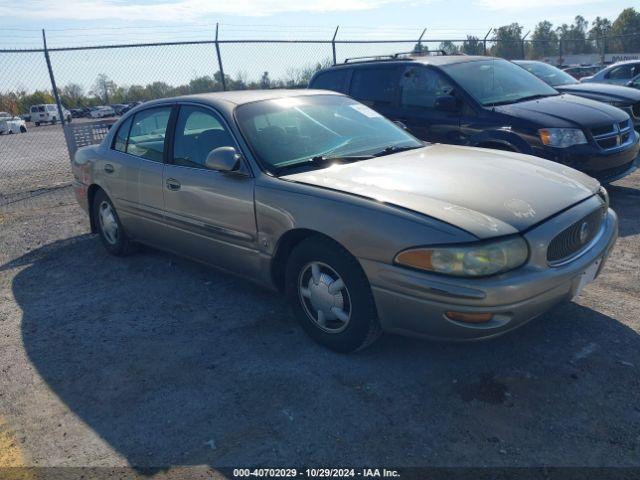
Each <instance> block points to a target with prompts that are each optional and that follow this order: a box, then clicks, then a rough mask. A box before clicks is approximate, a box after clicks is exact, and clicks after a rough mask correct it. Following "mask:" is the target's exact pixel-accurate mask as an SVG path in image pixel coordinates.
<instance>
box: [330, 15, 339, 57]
mask: <svg viewBox="0 0 640 480" xmlns="http://www.w3.org/2000/svg"><path fill="white" fill-rule="evenodd" d="M339 28H340V25H338V26H337V27H336V31H335V32H333V38H332V39H331V50H332V51H333V64H334V65H335V64H336V63H337V59H336V35H338V29H339Z"/></svg>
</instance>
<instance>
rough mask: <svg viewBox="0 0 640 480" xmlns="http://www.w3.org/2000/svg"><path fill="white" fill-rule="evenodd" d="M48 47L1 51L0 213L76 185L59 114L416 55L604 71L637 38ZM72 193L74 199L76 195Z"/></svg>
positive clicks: (301, 78) (86, 116)
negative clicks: (43, 113) (439, 53)
mask: <svg viewBox="0 0 640 480" xmlns="http://www.w3.org/2000/svg"><path fill="white" fill-rule="evenodd" d="M336 33H337V31H336ZM423 34H424V32H423ZM636 47H638V48H636ZM45 48H46V47H45ZM45 48H42V49H29V50H0V112H5V113H4V114H3V113H0V209H3V208H7V206H8V205H11V204H12V203H14V202H17V201H21V200H23V199H25V198H32V197H35V196H38V195H39V194H40V193H42V192H48V191H51V190H55V189H60V188H62V189H64V188H65V187H68V186H69V185H70V184H71V180H72V179H71V172H70V168H69V153H68V150H67V145H66V142H65V136H64V133H63V127H62V122H61V118H60V116H62V117H67V116H69V117H70V118H71V121H72V122H75V123H83V122H90V121H92V120H94V118H93V117H95V116H101V115H103V114H104V115H112V112H111V111H109V110H108V109H107V111H106V113H105V112H102V113H100V112H99V111H97V110H95V109H96V108H97V107H99V106H111V107H113V109H114V111H115V113H116V115H118V114H120V113H122V110H123V109H126V108H127V106H128V105H131V104H134V103H136V102H145V101H148V100H152V99H155V98H162V97H168V96H174V95H184V94H190V93H202V92H212V91H221V90H237V89H255V88H304V87H306V85H307V83H308V81H309V79H310V78H311V76H312V75H313V74H314V73H315V72H316V71H317V70H319V69H321V68H324V67H327V66H329V65H332V64H333V63H342V62H344V61H345V60H346V59H348V58H354V57H375V56H382V55H390V54H393V53H397V52H411V51H415V50H416V49H418V50H444V51H445V52H446V53H450V54H472V55H474V54H475V55H482V54H486V55H494V56H501V57H505V58H509V59H521V58H527V59H542V60H545V61H548V62H550V63H554V64H567V63H569V62H570V61H572V62H573V63H603V62H607V61H617V60H620V59H623V58H624V55H625V54H636V55H637V54H638V53H640V34H632V35H625V36H623V37H619V38H601V39H593V40H584V39H582V40H575V41H566V40H563V41H547V42H541V41H531V40H518V41H515V40H514V41H507V40H505V41H497V40H496V39H495V38H476V37H467V38H466V39H464V40H422V37H421V38H420V39H415V40H336V39H335V37H334V39H333V40H317V41H316V40H304V41H295V40H217V39H214V40H205V41H187V42H163V43H144V44H135V45H134V44H120V45H109V46H87V47H68V48H63V47H58V48H49V49H45ZM634 49H636V50H638V51H634ZM46 54H48V56H49V58H50V62H51V71H49V69H48V66H47V62H46ZM578 60H580V61H578ZM54 79H55V84H56V86H57V94H58V95H57V96H58V98H59V100H60V104H61V105H62V106H63V107H64V110H63V112H62V115H60V114H57V115H56V112H58V111H59V109H58V108H56V107H55V106H54V105H55V104H56V95H55V93H56V91H54V89H53V86H52V85H53V80H54ZM46 105H50V107H46ZM43 106H44V109H45V110H47V109H52V110H51V111H50V112H48V113H49V120H50V121H43V120H40V121H38V120H37V119H36V118H35V117H34V113H33V112H32V110H33V109H34V107H35V109H36V111H37V110H38V109H39V108H40V109H41V108H42V107H43ZM67 109H68V111H67ZM96 112H98V113H96ZM54 116H55V117H56V118H55V122H53V121H52V120H53V119H54V118H53V117H54ZM114 118H115V117H114ZM37 124H38V125H37ZM7 125H11V126H12V127H10V128H7ZM36 125H37V126H36ZM67 191H69V193H70V189H67Z"/></svg>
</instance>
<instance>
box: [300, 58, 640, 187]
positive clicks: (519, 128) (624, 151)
mask: <svg viewBox="0 0 640 480" xmlns="http://www.w3.org/2000/svg"><path fill="white" fill-rule="evenodd" d="M309 87H310V88H315V89H327V90H334V91H337V92H342V93H346V94H348V95H350V96H352V97H353V98H355V99H356V100H359V101H360V102H362V103H365V104H367V105H369V106H370V107H372V108H373V109H375V110H377V111H378V112H380V113H381V114H383V115H385V116H387V117H388V118H390V119H392V120H395V121H398V122H402V123H403V124H404V125H406V127H407V128H408V129H409V131H411V132H412V133H413V134H414V135H416V136H417V137H418V138H421V139H423V140H427V141H430V142H441V143H452V144H460V145H470V146H477V147H486V148H494V149H499V150H512V151H516V152H520V153H526V154H531V155H536V156H538V157H542V158H546V159H548V160H553V161H555V162H560V163H562V164H565V165H568V166H570V167H573V168H576V169H578V170H581V171H583V172H585V173H587V174H589V175H591V176H593V177H595V178H597V179H599V180H600V181H601V182H603V183H608V182H612V181H614V180H617V179H619V178H622V177H624V176H626V175H628V174H629V173H631V172H632V171H633V170H635V169H636V163H637V162H636V159H637V157H638V151H639V149H640V146H639V138H640V135H639V134H638V133H636V131H635V130H634V129H633V124H632V122H631V119H630V118H629V115H627V114H626V113H625V112H623V111H622V110H620V109H619V108H616V107H613V106H611V105H607V104H604V103H600V102H596V101H594V100H590V99H587V98H580V97H575V96H573V95H566V94H561V93H560V92H558V91H557V90H555V89H554V88H552V87H551V86H549V85H547V84H546V83H544V82H543V81H542V80H540V79H539V78H537V77H536V76H534V75H532V74H531V73H529V72H527V71H526V70H525V69H523V68H520V67H519V66H517V65H514V64H513V63H511V62H508V61H506V60H503V59H500V58H493V57H480V56H463V55H460V56H457V55H450V56H448V55H441V56H435V55H429V56H413V55H412V56H407V57H403V56H401V55H400V54H397V55H393V56H390V57H388V58H374V59H369V60H361V59H356V60H353V61H352V60H347V61H346V62H345V63H344V64H341V65H335V66H333V67H330V68H328V69H325V70H322V71H320V72H318V73H316V74H315V75H314V77H313V78H312V79H311V82H310V83H309Z"/></svg>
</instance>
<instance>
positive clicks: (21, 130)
mask: <svg viewBox="0 0 640 480" xmlns="http://www.w3.org/2000/svg"><path fill="white" fill-rule="evenodd" d="M20 133H27V127H25V126H24V125H20Z"/></svg>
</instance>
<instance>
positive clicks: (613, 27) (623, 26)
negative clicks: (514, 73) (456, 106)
mask: <svg viewBox="0 0 640 480" xmlns="http://www.w3.org/2000/svg"><path fill="white" fill-rule="evenodd" d="M530 33H531V34H530V36H527V38H526V40H530V41H526V42H525V41H523V40H524V38H523V37H524V35H525V31H524V27H523V26H522V25H520V24H519V23H511V24H510V25H503V26H501V27H498V28H496V29H495V31H494V32H493V36H492V37H491V40H489V43H488V45H487V54H489V55H493V56H496V57H503V58H508V59H512V58H523V57H524V58H531V59H539V58H544V57H562V56H563V55H570V54H580V53H605V52H606V53H638V52H640V12H638V11H636V10H635V9H634V8H626V9H624V10H623V11H622V12H621V13H620V15H618V17H617V18H616V19H615V20H614V21H611V20H609V19H607V18H602V17H596V19H595V20H594V21H593V22H591V23H589V22H588V21H587V20H585V19H584V17H582V16H581V15H578V16H576V17H575V19H574V21H573V23H572V24H570V25H568V24H566V23H563V24H562V25H558V26H554V25H553V24H552V23H551V22H549V21H548V20H543V21H541V22H539V23H538V24H537V25H536V26H535V28H534V29H533V32H530ZM484 46H485V45H484V42H483V39H481V38H479V37H476V36H472V35H468V36H467V39H466V40H465V41H464V42H462V44H460V45H456V44H455V43H454V42H452V41H445V42H442V43H441V44H440V46H439V48H440V50H444V51H446V52H447V53H449V54H453V53H466V54H467V55H482V54H483V53H484Z"/></svg>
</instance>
